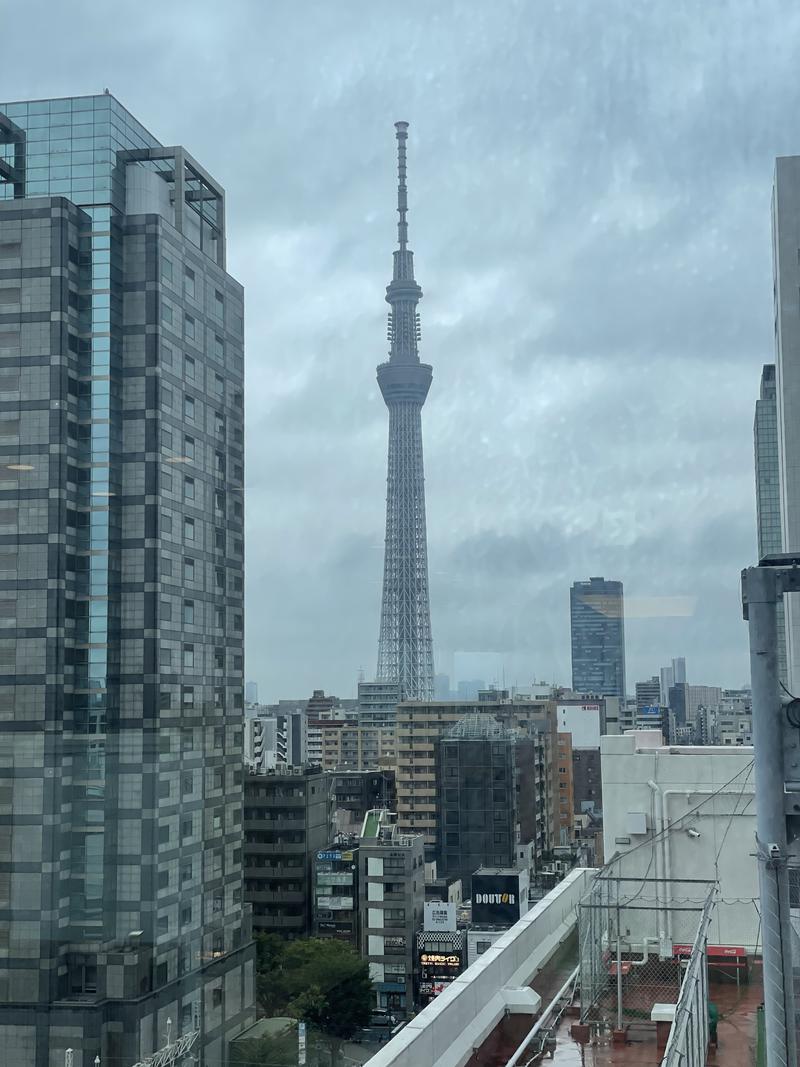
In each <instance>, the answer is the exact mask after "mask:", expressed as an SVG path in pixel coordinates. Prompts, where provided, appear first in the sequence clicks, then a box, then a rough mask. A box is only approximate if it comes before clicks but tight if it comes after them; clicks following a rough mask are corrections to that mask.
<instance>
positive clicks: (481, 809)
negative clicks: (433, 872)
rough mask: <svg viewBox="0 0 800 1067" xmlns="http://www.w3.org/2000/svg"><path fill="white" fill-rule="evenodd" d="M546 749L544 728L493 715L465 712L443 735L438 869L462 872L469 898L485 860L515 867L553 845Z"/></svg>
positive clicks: (453, 874)
mask: <svg viewBox="0 0 800 1067" xmlns="http://www.w3.org/2000/svg"><path fill="white" fill-rule="evenodd" d="M545 750H546V738H545V736H544V735H543V734H539V733H536V732H533V733H529V734H527V735H524V736H523V735H521V734H520V733H519V732H518V731H516V730H513V729H510V728H509V727H506V726H503V725H502V724H501V723H500V722H499V721H498V720H497V719H496V718H494V716H492V715H486V714H481V715H479V714H474V715H468V716H465V717H464V718H463V719H461V720H459V722H458V723H456V725H455V726H452V727H450V729H448V730H447V731H446V732H445V733H444V735H443V736H442V738H441V739H440V740H439V741H438V742H437V745H436V756H437V774H438V778H439V782H440V789H439V803H438V810H437V854H438V862H439V866H438V872H439V874H440V876H442V877H444V878H445V879H447V880H452V879H460V880H461V884H462V887H463V892H464V895H465V897H468V896H469V895H470V892H471V884H472V875H473V873H474V872H475V871H476V870H477V869H478V868H479V867H481V866H492V867H514V866H516V865H517V862H518V860H519V859H520V856H521V855H522V856H523V857H524V858H525V861H526V865H527V863H529V862H530V857H532V858H533V862H534V865H537V863H536V861H537V859H538V860H541V856H542V853H543V852H545V851H547V850H548V848H549V847H550V845H551V844H552V835H551V834H550V833H549V832H548V830H549V829H550V827H549V826H548V811H547V797H546V793H545V788H546V783H545V776H544V775H543V774H542V773H541V772H542V770H543V769H544V763H545V759H546V754H545Z"/></svg>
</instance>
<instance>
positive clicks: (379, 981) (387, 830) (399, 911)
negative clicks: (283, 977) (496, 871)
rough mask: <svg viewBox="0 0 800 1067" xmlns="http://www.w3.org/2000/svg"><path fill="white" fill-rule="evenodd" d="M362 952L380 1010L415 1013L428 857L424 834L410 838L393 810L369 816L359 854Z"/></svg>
mask: <svg viewBox="0 0 800 1067" xmlns="http://www.w3.org/2000/svg"><path fill="white" fill-rule="evenodd" d="M358 870H359V898H360V900H361V916H362V927H361V954H362V956H364V958H365V959H366V960H367V961H368V962H369V969H370V976H371V977H372V980H373V983H374V987H375V994H376V1000H377V1007H379V1008H388V1009H389V1010H390V1011H393V1012H396V1013H399V1014H406V1013H410V1012H411V1011H412V1008H413V1004H414V982H415V955H414V949H415V941H414V938H415V935H416V933H417V931H418V930H419V929H421V927H422V922H423V906H424V903H425V858H424V847H423V841H422V837H421V835H420V834H404V833H401V832H400V829H399V827H398V826H397V824H396V823H395V822H394V816H393V815H391V814H390V813H389V812H387V811H373V812H369V813H368V815H367V816H366V818H365V819H364V825H363V827H362V831H361V840H360V843H359V850H358Z"/></svg>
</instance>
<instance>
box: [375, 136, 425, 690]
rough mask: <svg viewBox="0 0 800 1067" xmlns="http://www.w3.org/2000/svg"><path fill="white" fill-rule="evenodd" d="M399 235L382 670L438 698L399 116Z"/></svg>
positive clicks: (421, 380)
mask: <svg viewBox="0 0 800 1067" xmlns="http://www.w3.org/2000/svg"><path fill="white" fill-rule="evenodd" d="M395 129H396V131H397V176H398V185H397V212H398V216H399V219H398V223H397V237H398V243H399V248H398V249H397V250H396V252H395V253H394V273H393V275H392V280H391V282H390V283H389V285H387V287H386V301H387V303H388V304H389V305H390V307H391V311H390V312H389V330H388V340H389V343H390V349H389V360H388V362H387V363H381V364H380V365H379V366H378V369H377V370H378V385H379V386H380V388H381V393H382V394H383V399H384V401H385V402H386V406H387V408H388V409H389V466H388V474H387V477H386V546H385V556H384V569H383V600H382V604H381V629H380V638H379V641H378V674H377V677H378V679H379V680H381V681H391V682H396V683H397V684H398V685H399V688H400V695H401V698H402V699H404V700H432V699H433V642H432V639H431V609H430V598H429V594H428V544H427V535H426V531H425V474H424V470H423V461H422V405H423V404H424V403H425V398H426V397H427V395H428V390H429V389H430V385H431V378H432V376H433V369H432V368H431V367H430V366H429V365H428V364H427V363H420V359H419V340H420V326H419V315H418V314H417V304H418V303H419V301H420V300H421V298H422V290H421V289H420V287H419V286H418V285H417V283H416V280H415V279H414V253H413V252H412V251H411V249H410V248H409V247H408V223H407V222H406V214H407V210H408V202H407V194H406V140H407V139H408V123H407V122H396V123H395Z"/></svg>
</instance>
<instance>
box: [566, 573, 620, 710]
mask: <svg viewBox="0 0 800 1067" xmlns="http://www.w3.org/2000/svg"><path fill="white" fill-rule="evenodd" d="M569 607H570V634H571V642H572V688H573V689H574V690H575V691H576V692H578V693H599V694H600V695H601V696H616V697H619V698H620V700H623V701H624V699H625V610H624V602H623V593H622V582H615V581H606V579H605V578H590V579H589V581H588V582H574V583H573V585H572V588H571V589H570V596H569Z"/></svg>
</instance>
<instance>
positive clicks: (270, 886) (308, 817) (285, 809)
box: [244, 766, 330, 939]
mask: <svg viewBox="0 0 800 1067" xmlns="http://www.w3.org/2000/svg"><path fill="white" fill-rule="evenodd" d="M329 787H330V780H329V778H328V776H327V775H325V774H323V772H322V771H321V770H320V769H319V768H317V767H284V766H280V767H276V768H275V769H274V770H272V771H268V772H267V773H266V774H248V775H247V777H246V778H245V800H244V803H245V808H244V891H245V900H246V901H247V902H248V903H249V904H251V905H252V908H253V926H254V928H255V930H256V931H258V932H263V933H271V934H279V935H280V936H281V937H285V938H288V939H291V938H295V937H307V936H308V935H309V933H310V932H311V923H312V885H313V881H312V865H313V862H314V858H315V856H316V854H317V852H318V851H319V850H320V849H321V848H324V846H325V845H326V843H327V841H328V836H329V833H330V829H329V827H330V822H329V819H330V811H329V797H328V791H329Z"/></svg>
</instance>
